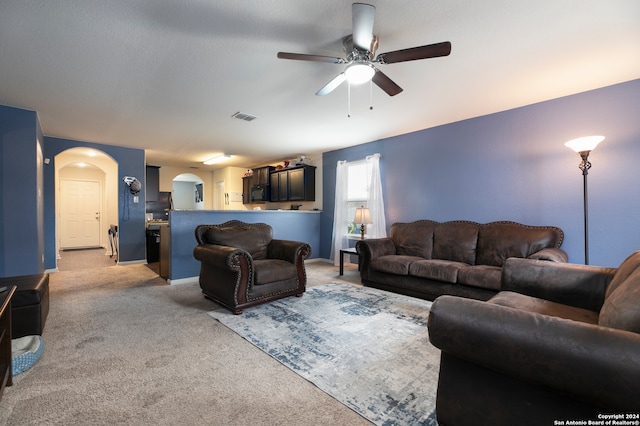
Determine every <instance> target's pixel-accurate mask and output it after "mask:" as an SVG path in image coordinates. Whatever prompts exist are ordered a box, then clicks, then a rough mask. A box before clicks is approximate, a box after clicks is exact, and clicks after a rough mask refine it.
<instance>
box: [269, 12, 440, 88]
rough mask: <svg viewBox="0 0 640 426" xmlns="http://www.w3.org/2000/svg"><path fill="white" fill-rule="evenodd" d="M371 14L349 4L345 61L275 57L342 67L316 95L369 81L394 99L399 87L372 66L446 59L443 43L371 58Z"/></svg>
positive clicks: (301, 55) (282, 54)
mask: <svg viewBox="0 0 640 426" xmlns="http://www.w3.org/2000/svg"><path fill="white" fill-rule="evenodd" d="M375 11H376V8H375V6H372V5H370V4H364V3H353V5H352V14H353V16H352V19H353V21H352V22H353V33H352V35H350V36H347V37H345V39H344V40H343V45H344V50H345V52H346V58H338V57H333V56H322V55H308V54H304V53H288V52H278V58H280V59H295V60H299V61H314V62H331V63H334V64H346V68H345V69H344V71H342V72H341V73H340V74H338V75H337V76H336V77H334V78H333V79H332V80H331V81H330V82H328V83H327V84H325V85H324V86H323V87H322V88H321V89H320V90H318V91H317V92H316V95H318V96H324V95H327V94H329V93H331V92H332V91H333V90H334V89H336V88H337V87H338V86H340V85H341V84H342V83H343V82H345V81H349V83H351V84H360V83H365V82H367V81H372V82H373V83H375V84H376V85H377V86H378V87H380V88H381V89H382V90H384V91H385V92H386V93H387V94H388V95H389V96H395V95H397V94H398V93H400V92H402V88H401V87H400V86H398V85H397V84H396V83H395V82H393V80H391V79H390V78H389V77H387V76H386V75H385V74H384V73H383V72H382V71H380V70H379V69H378V68H376V67H375V65H374V64H394V63H396V62H406V61H415V60H418V59H428V58H437V57H440V56H447V55H449V53H451V43H450V42H448V41H445V42H442V43H435V44H428V45H426V46H418V47H411V48H408V49H401V50H395V51H392V52H386V53H380V54H379V55H378V56H376V57H375V59H374V56H375V53H376V49H377V47H378V36H376V35H375V34H373V21H374V18H375Z"/></svg>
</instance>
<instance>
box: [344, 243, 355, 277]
mask: <svg viewBox="0 0 640 426" xmlns="http://www.w3.org/2000/svg"><path fill="white" fill-rule="evenodd" d="M345 254H348V255H353V254H356V255H357V254H358V252H357V251H356V249H355V248H353V247H349V248H345V249H341V250H340V275H343V274H344V255H345Z"/></svg>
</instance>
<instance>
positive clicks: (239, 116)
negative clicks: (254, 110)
mask: <svg viewBox="0 0 640 426" xmlns="http://www.w3.org/2000/svg"><path fill="white" fill-rule="evenodd" d="M231 117H233V118H237V119H238V120H244V121H253V120H255V119H256V118H257V117H256V116H255V115H251V114H245V113H244V112H240V111H238V112H236V113H235V114H233V115H232V116H231Z"/></svg>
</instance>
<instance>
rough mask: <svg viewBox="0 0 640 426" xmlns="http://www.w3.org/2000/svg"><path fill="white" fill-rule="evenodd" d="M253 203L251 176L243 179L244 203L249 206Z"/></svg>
mask: <svg viewBox="0 0 640 426" xmlns="http://www.w3.org/2000/svg"><path fill="white" fill-rule="evenodd" d="M250 202H251V176H245V177H243V178H242V203H243V204H249V203H250Z"/></svg>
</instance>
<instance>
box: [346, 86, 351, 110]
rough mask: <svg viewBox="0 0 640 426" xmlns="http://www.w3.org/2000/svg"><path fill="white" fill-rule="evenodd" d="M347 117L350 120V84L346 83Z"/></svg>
mask: <svg viewBox="0 0 640 426" xmlns="http://www.w3.org/2000/svg"><path fill="white" fill-rule="evenodd" d="M347 117H348V118H351V83H349V81H347Z"/></svg>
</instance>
